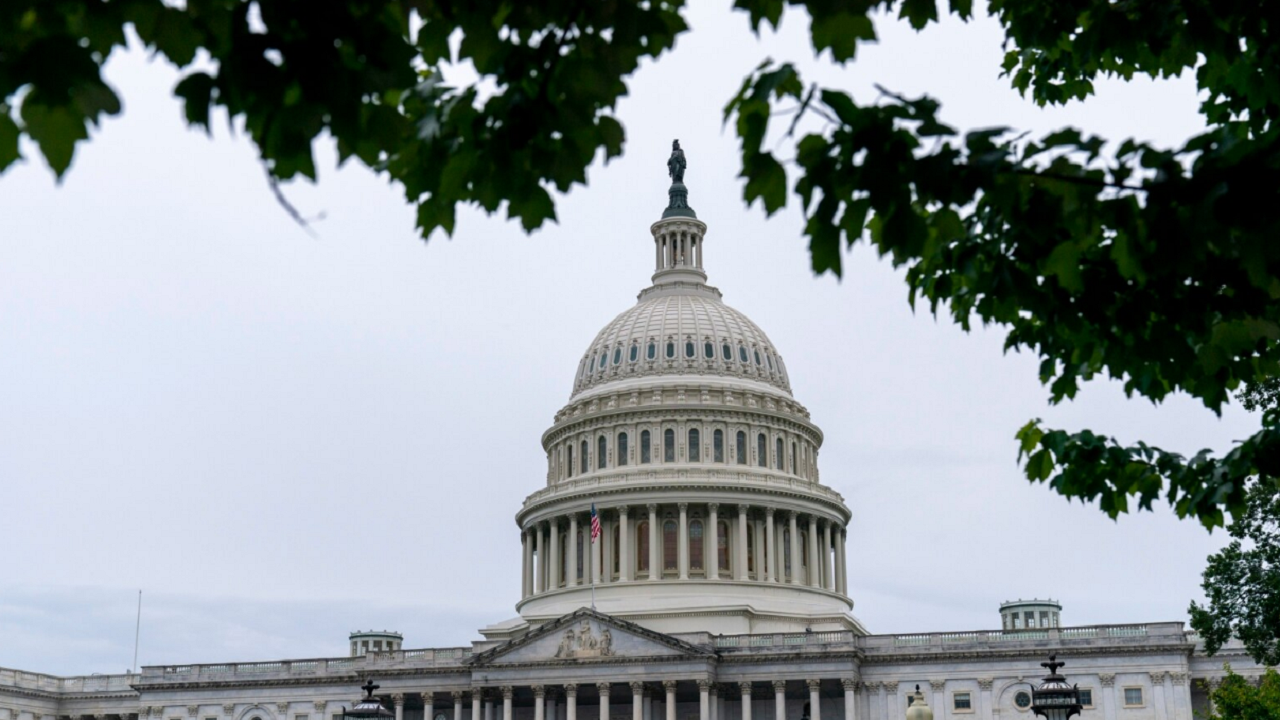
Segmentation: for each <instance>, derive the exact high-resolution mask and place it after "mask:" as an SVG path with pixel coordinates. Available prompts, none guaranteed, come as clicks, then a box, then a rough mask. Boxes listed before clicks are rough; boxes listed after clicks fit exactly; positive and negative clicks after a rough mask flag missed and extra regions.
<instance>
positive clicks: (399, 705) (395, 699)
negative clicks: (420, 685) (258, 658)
mask: <svg viewBox="0 0 1280 720" xmlns="http://www.w3.org/2000/svg"><path fill="white" fill-rule="evenodd" d="M391 705H392V707H394V708H395V709H396V720H404V693H392V694H391ZM288 718H289V715H288V714H287V713H281V715H280V720H288Z"/></svg>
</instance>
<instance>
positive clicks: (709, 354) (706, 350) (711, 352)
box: [702, 340, 716, 360]
mask: <svg viewBox="0 0 1280 720" xmlns="http://www.w3.org/2000/svg"><path fill="white" fill-rule="evenodd" d="M702 355H703V357H705V358H706V359H708V360H714V359H715V357H716V346H715V345H712V344H711V341H710V340H707V341H706V342H704V343H702Z"/></svg>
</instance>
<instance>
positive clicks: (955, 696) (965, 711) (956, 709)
mask: <svg viewBox="0 0 1280 720" xmlns="http://www.w3.org/2000/svg"><path fill="white" fill-rule="evenodd" d="M961 695H963V696H964V701H965V702H966V703H968V705H969V707H967V708H962V707H960V706H958V705H957V704H956V703H957V702H959V700H960V696H961ZM951 712H953V713H956V714H958V715H971V714H973V691H972V690H952V691H951Z"/></svg>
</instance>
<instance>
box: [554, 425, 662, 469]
mask: <svg viewBox="0 0 1280 720" xmlns="http://www.w3.org/2000/svg"><path fill="white" fill-rule="evenodd" d="M569 462H573V459H572V458H570V460H569ZM640 462H641V463H648V462H649V431H648V430H645V431H643V432H641V433H640Z"/></svg>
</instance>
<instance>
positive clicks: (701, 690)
mask: <svg viewBox="0 0 1280 720" xmlns="http://www.w3.org/2000/svg"><path fill="white" fill-rule="evenodd" d="M698 720H711V682H710V681H709V680H699V681H698Z"/></svg>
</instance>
